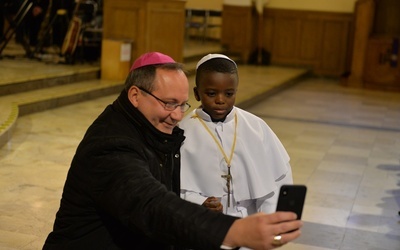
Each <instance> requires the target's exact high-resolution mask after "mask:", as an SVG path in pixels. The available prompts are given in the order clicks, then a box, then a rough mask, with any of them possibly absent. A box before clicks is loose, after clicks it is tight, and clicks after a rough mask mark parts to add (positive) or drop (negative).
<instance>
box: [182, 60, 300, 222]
mask: <svg viewBox="0 0 400 250" xmlns="http://www.w3.org/2000/svg"><path fill="white" fill-rule="evenodd" d="M238 84H239V77H238V69H237V65H236V63H235V62H234V61H233V60H232V59H230V58H229V57H227V56H225V55H222V54H209V55H207V56H205V57H203V58H202V59H201V60H200V61H199V62H198V64H197V66H196V86H195V87H194V95H195V98H196V100H197V101H200V102H201V106H200V107H199V108H197V109H195V110H193V111H192V112H191V113H190V114H188V115H187V116H186V117H185V118H184V119H183V120H182V122H181V123H180V125H179V127H180V128H182V129H183V130H184V131H185V136H186V140H185V141H184V143H183V146H182V148H181V154H182V160H181V196H182V198H183V199H185V200H188V201H191V202H193V203H197V204H202V205H203V206H205V207H208V208H210V209H212V210H215V211H223V213H225V214H229V215H233V216H237V217H242V218H243V217H246V216H247V215H250V214H254V213H256V212H265V213H272V212H274V211H275V209H276V202H277V197H278V193H279V188H280V186H281V185H283V184H292V183H293V180H292V172H291V167H290V164H289V160H290V158H289V156H288V154H287V152H286V150H285V149H284V147H283V145H282V144H281V142H280V141H279V139H278V138H277V136H276V135H275V134H274V132H273V131H272V130H271V129H270V128H269V126H268V125H267V124H266V123H265V122H264V121H263V120H262V119H260V118H258V117H257V116H255V115H253V114H250V113H249V112H247V111H244V110H242V109H240V108H237V107H235V106H234V104H235V98H236V92H237V89H238Z"/></svg>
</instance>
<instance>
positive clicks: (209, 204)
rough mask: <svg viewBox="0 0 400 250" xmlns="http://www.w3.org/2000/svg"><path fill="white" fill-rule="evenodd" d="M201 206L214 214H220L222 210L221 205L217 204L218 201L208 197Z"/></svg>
mask: <svg viewBox="0 0 400 250" xmlns="http://www.w3.org/2000/svg"><path fill="white" fill-rule="evenodd" d="M203 206H205V207H206V208H208V209H210V210H212V211H215V212H220V213H222V209H223V208H224V207H223V206H222V204H221V202H219V200H218V199H217V198H215V197H213V196H212V197H208V198H207V199H206V201H204V203H203Z"/></svg>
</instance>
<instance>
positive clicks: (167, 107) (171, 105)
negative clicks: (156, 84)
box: [139, 87, 191, 112]
mask: <svg viewBox="0 0 400 250" xmlns="http://www.w3.org/2000/svg"><path fill="white" fill-rule="evenodd" d="M139 89H140V90H141V91H143V92H145V93H147V94H149V95H151V96H152V97H154V98H155V99H156V100H157V101H159V102H161V103H162V104H164V109H165V110H168V111H174V110H175V109H176V108H177V107H180V109H181V111H182V112H186V111H187V110H188V109H189V108H190V107H191V106H190V104H189V103H187V102H186V103H184V104H178V103H174V102H166V101H163V100H161V99H160V98H158V97H157V96H155V95H153V94H152V93H150V92H149V91H147V90H145V89H144V88H142V87H139Z"/></svg>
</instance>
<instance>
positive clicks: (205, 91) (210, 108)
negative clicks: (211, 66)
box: [194, 72, 238, 120]
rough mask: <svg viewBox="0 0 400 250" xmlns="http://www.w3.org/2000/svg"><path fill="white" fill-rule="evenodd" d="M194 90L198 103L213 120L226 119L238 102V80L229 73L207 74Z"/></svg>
mask: <svg viewBox="0 0 400 250" xmlns="http://www.w3.org/2000/svg"><path fill="white" fill-rule="evenodd" d="M198 85H199V87H197V88H195V89H194V92H195V97H196V99H197V101H201V104H202V108H203V110H204V111H205V112H206V113H207V114H209V115H210V116H211V117H212V119H215V120H220V119H224V118H225V117H226V115H227V114H228V113H229V112H230V111H231V110H232V107H233V105H234V104H235V100H236V91H237V87H238V79H237V77H236V75H234V74H229V73H218V72H213V73H207V74H205V75H204V77H202V79H200V82H199V84H198Z"/></svg>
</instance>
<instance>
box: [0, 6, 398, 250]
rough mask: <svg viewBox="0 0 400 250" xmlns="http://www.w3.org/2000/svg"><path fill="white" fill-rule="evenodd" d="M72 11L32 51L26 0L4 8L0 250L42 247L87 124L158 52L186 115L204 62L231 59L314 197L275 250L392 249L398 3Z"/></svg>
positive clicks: (251, 104)
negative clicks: (132, 71)
mask: <svg viewBox="0 0 400 250" xmlns="http://www.w3.org/2000/svg"><path fill="white" fill-rule="evenodd" d="M5 2H7V1H5ZM77 2H79V3H80V4H81V5H82V6H84V7H85V8H82V6H81V8H76V9H73V8H72V10H71V11H69V12H70V16H69V17H68V24H67V26H65V27H66V28H67V29H65V34H64V35H63V37H64V39H63V40H62V41H61V42H57V39H56V38H55V34H54V32H53V31H52V30H53V29H54V28H53V25H56V23H57V22H59V21H60V22H61V20H62V18H63V17H65V16H64V15H67V14H65V12H63V11H59V10H60V9H57V10H56V11H54V12H53V16H52V18H51V17H50V19H49V20H50V24H51V25H48V27H50V28H49V29H48V30H46V29H42V31H43V30H44V32H45V33H46V32H48V33H49V34H51V35H53V36H52V38H51V39H50V38H49V39H50V41H47V40H46V39H42V40H41V39H39V41H38V44H35V45H34V46H32V45H31V44H29V41H28V42H27V41H25V40H18V39H16V38H17V36H18V35H17V34H18V31H19V30H20V29H19V28H18V27H19V26H20V25H21V24H20V22H19V17H21V18H24V13H23V12H24V11H27V12H29V11H30V10H32V9H33V6H31V5H30V1H28V0H26V1H21V5H20V6H18V7H20V8H17V9H18V10H17V11H16V12H15V13H14V12H13V13H11V14H10V13H9V12H6V11H5V12H3V13H2V14H4V15H3V16H2V18H3V20H4V28H3V33H2V34H3V36H2V37H0V190H1V195H0V249H10V250H11V249H27V250H28V249H41V248H42V246H43V243H44V240H45V239H46V237H47V235H48V233H49V232H50V231H51V229H52V226H53V224H52V223H53V222H54V217H55V213H56V211H57V210H58V207H59V203H60V197H61V193H62V188H63V185H64V181H65V178H66V174H67V171H68V168H69V164H70V162H71V159H72V157H73V155H74V152H75V150H76V146H77V144H78V143H79V141H80V140H81V139H82V136H83V134H84V132H85V131H86V129H87V127H88V126H89V125H90V124H91V122H92V121H93V120H94V119H95V118H96V117H97V116H98V115H99V114H100V112H101V111H102V110H103V109H104V108H105V106H106V105H108V104H110V103H112V102H113V101H114V100H115V98H116V97H117V96H118V94H119V92H120V91H121V90H122V87H123V84H124V81H125V77H126V75H127V73H128V71H129V67H130V65H131V64H132V62H133V61H134V60H135V58H136V57H137V56H139V55H141V54H142V53H144V52H147V51H161V52H164V53H166V54H169V55H171V56H172V57H173V58H174V59H175V60H176V61H179V62H182V63H183V64H184V65H185V69H186V71H187V75H188V79H189V83H190V85H191V86H190V93H189V97H190V99H189V103H190V104H191V106H192V108H195V107H197V106H198V105H199V103H198V102H197V101H196V100H195V98H194V95H193V93H192V89H193V87H194V74H195V65H196V63H197V61H198V60H199V59H200V58H201V57H203V56H204V55H206V54H208V53H222V54H226V55H228V56H230V57H231V58H232V59H234V60H235V61H236V62H237V63H238V70H239V79H240V81H239V90H238V94H237V99H236V106H238V107H240V108H243V109H245V110H247V111H249V112H251V113H253V114H255V115H257V116H259V117H260V118H262V119H263V120H265V122H266V123H267V124H268V125H269V126H270V127H271V128H272V130H273V131H274V132H275V133H276V134H277V136H278V138H279V139H280V140H281V141H282V143H283V145H284V147H285V148H286V150H287V151H288V153H289V156H290V158H291V161H290V164H291V167H292V171H293V178H294V183H295V184H304V185H306V186H307V188H308V192H307V196H306V202H305V206H304V210H303V216H302V220H303V221H304V227H303V230H302V235H301V237H300V238H298V239H297V240H295V241H294V242H292V243H290V244H287V245H285V246H283V247H282V248H281V249H290V250H303V249H307V250H333V249H340V250H347V249H348V250H350V249H351V250H353V249H356V250H358V249H360V250H364V249H370V250H394V249H398V250H400V226H399V225H400V119H399V117H400V61H399V60H400V59H399V56H400V52H399V49H398V48H399V39H400V22H399V21H398V16H399V15H400V2H399V1H397V0H335V1H332V2H330V3H328V2H326V1H325V2H324V3H322V2H321V1H319V0H304V1H302V3H301V4H300V3H298V2H297V1H296V0H269V1H265V0H264V1H262V0H261V1H260V0H255V1H254V0H253V1H252V0H248V1H246V0H243V1H241V0H225V1H222V0H220V1H215V0H209V1H204V0H187V1H181V0H169V1H166V0H130V1H126V0H113V1H107V0H106V1H104V2H103V1H94V0H93V1H77ZM81 2H82V3H81ZM75 7H76V3H75ZM78 7H79V6H78ZM53 9H54V8H53ZM61 9H64V8H61ZM4 10H5V9H4ZM2 11H3V10H2ZM19 11H21V12H19ZM80 11H81V12H80ZM49 13H50V12H49ZM79 13H80V14H79ZM88 13H89V14H90V18H88V19H87V20H84V17H87V15H88ZM9 14H10V15H9ZM74 20H75V21H76V20H77V23H74ZM51 21H53V22H51ZM72 24H75V25H78V27H79V30H78V33H75V35H76V34H78V35H77V36H70V37H69V35H71V34H73V33H70V31H72V30H73V29H72V28H73V27H74V26H73V25H72ZM75 27H76V26H75ZM54 30H56V29H54ZM49 34H47V33H46V34H45V35H49ZM67 37H69V38H71V40H68V43H67V45H69V46H67V47H65V46H64V45H65V44H66V40H67V39H66V38H67ZM41 42H43V43H41ZM46 43H48V44H46ZM70 46H72V51H70V49H71V47H70Z"/></svg>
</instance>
